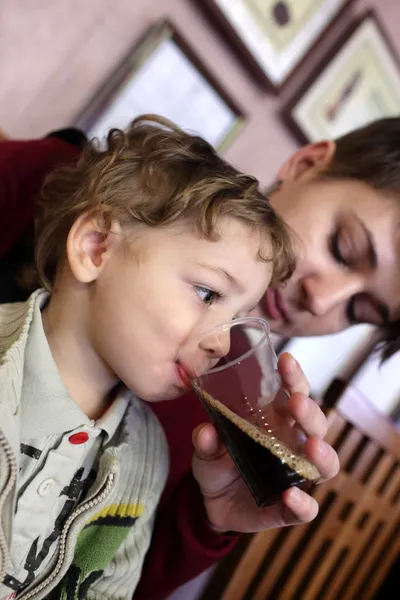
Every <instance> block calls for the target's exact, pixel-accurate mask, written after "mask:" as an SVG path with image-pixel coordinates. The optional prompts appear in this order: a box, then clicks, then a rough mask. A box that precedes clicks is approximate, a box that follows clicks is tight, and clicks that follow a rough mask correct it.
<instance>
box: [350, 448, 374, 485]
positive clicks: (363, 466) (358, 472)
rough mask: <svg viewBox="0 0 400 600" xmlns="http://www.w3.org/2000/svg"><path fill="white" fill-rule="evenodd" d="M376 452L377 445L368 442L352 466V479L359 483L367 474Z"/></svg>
mask: <svg viewBox="0 0 400 600" xmlns="http://www.w3.org/2000/svg"><path fill="white" fill-rule="evenodd" d="M378 452H379V448H378V447H377V445H376V444H374V443H373V442H371V441H370V442H369V443H368V445H367V447H366V448H365V449H364V451H363V453H362V454H361V456H360V457H359V458H358V460H357V462H356V464H355V465H354V468H353V470H352V477H354V478H355V479H357V480H359V481H361V480H362V479H363V478H364V476H365V475H366V473H367V472H368V470H369V468H370V466H371V465H372V463H373V461H374V459H375V457H376V455H377V454H378Z"/></svg>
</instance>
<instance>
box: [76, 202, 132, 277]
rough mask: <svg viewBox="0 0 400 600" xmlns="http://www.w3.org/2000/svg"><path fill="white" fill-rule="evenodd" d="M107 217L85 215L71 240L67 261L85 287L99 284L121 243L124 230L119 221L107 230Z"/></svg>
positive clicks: (96, 214)
mask: <svg viewBox="0 0 400 600" xmlns="http://www.w3.org/2000/svg"><path fill="white" fill-rule="evenodd" d="M102 220H103V217H102V216H101V215H100V216H99V214H98V213H97V212H96V213H93V212H92V213H84V214H83V215H81V216H80V217H78V219H77V220H76V221H75V222H74V224H73V225H72V227H71V229H70V232H69V234H68V238H67V248H66V250H67V260H68V264H69V267H70V269H71V271H72V273H73V275H74V277H75V278H76V279H77V280H78V281H80V282H81V283H90V282H92V281H95V280H96V279H97V277H98V276H99V275H100V273H101V271H102V270H103V268H104V265H105V264H106V262H107V260H108V259H109V257H110V256H111V254H112V252H113V251H114V250H115V248H116V246H117V245H118V243H119V242H120V235H119V234H120V233H121V226H120V225H119V223H117V222H116V221H115V222H114V221H113V223H112V224H111V227H110V228H106V227H105V223H103V222H102Z"/></svg>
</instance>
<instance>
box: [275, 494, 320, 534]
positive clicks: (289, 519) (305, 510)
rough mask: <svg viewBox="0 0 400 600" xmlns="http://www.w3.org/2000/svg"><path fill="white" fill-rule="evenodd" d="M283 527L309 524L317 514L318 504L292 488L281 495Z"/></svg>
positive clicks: (310, 497)
mask: <svg viewBox="0 0 400 600" xmlns="http://www.w3.org/2000/svg"><path fill="white" fill-rule="evenodd" d="M282 505H283V506H282V519H283V525H297V524H298V523H309V522H310V521H312V520H313V519H315V517H316V516H317V514H318V508H319V507H318V502H317V501H316V500H315V498H313V497H312V496H309V495H308V494H306V492H303V490H300V489H299V488H296V487H292V488H289V489H288V490H286V491H285V492H284V493H283V494H282Z"/></svg>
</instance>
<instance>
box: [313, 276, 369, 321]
mask: <svg viewBox="0 0 400 600" xmlns="http://www.w3.org/2000/svg"><path fill="white" fill-rule="evenodd" d="M362 290H363V279H362V276H360V274H357V273H345V272H336V273H329V274H328V273H326V274H324V275H323V276H320V275H309V276H308V277H305V278H304V279H303V281H302V291H303V303H304V309H305V310H308V311H309V312H310V313H311V314H313V315H314V316H316V317H321V316H323V315H326V314H327V313H328V312H330V311H331V310H332V309H333V308H334V307H337V306H339V305H341V304H343V305H346V304H347V302H348V301H349V300H350V299H351V298H352V297H353V296H354V295H355V294H359V293H360V292H362Z"/></svg>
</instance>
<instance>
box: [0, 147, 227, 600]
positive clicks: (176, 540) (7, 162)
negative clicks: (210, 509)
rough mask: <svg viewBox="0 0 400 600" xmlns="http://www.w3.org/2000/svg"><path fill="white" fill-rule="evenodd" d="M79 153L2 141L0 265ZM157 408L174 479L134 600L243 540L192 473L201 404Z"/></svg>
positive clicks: (162, 589) (174, 582)
mask: <svg viewBox="0 0 400 600" xmlns="http://www.w3.org/2000/svg"><path fill="white" fill-rule="evenodd" d="M79 152H80V150H79V148H77V147H76V146H72V145H71V144H68V143H66V142H64V141H61V140H59V139H57V138H46V139H43V140H32V141H22V142H21V141H0V258H1V257H2V256H4V255H5V254H6V252H8V251H9V250H10V249H11V247H12V246H13V245H14V244H15V243H16V242H17V241H18V240H19V239H20V238H21V237H22V236H23V235H24V233H26V232H27V231H28V230H29V229H30V228H32V224H33V217H34V211H35V198H36V197H37V195H38V193H39V190H40V187H41V184H42V181H43V178H44V177H45V175H46V174H47V173H49V172H50V171H51V170H52V169H54V167H55V166H57V165H58V164H60V163H65V162H69V161H72V160H73V159H74V158H76V157H77V155H78V154H79ZM151 407H152V409H153V410H154V412H155V414H156V415H157V417H158V418H159V420H160V422H161V424H162V426H163V427H164V430H165V433H166V436H167V440H168V443H169V448H170V472H169V476H168V480H167V484H166V487H165V490H164V494H163V496H162V498H161V501H160V506H159V509H158V513H157V517H156V521H155V527H154V532H153V537H152V541H151V546H150V548H149V551H148V553H147V557H146V560H145V564H144V567H143V572H142V577H141V580H140V582H139V586H138V588H137V590H136V592H135V595H134V598H135V600H164V599H165V597H166V596H167V595H168V594H169V593H170V592H171V591H173V590H174V589H176V588H177V587H178V586H180V585H182V584H183V583H185V582H187V581H189V580H190V579H192V578H193V577H196V575H198V574H199V573H201V572H202V571H204V570H206V569H207V568H209V567H210V566H211V565H213V564H214V563H215V562H217V561H219V560H221V559H222V558H223V557H224V556H225V555H226V554H227V553H228V552H229V551H230V550H231V549H232V548H233V547H234V545H235V544H236V541H237V539H238V536H235V535H222V534H218V533H216V532H214V531H213V530H212V529H211V528H210V526H209V525H208V522H207V518H206V514H205V509H204V504H203V499H202V496H201V493H200V490H199V488H198V485H197V483H196V481H195V479H194V477H193V475H192V472H191V462H192V454H193V447H192V432H193V429H194V428H195V427H197V425H200V424H201V423H204V422H205V421H208V418H207V415H206V413H205V412H204V409H203V408H202V406H201V404H200V402H199V401H198V400H197V398H196V397H195V396H194V394H186V395H185V396H182V397H181V398H177V399H176V400H171V401H168V402H160V403H157V404H151Z"/></svg>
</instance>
